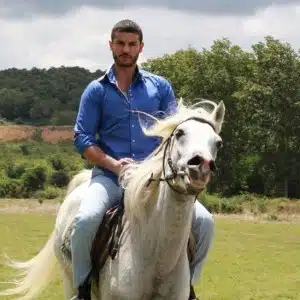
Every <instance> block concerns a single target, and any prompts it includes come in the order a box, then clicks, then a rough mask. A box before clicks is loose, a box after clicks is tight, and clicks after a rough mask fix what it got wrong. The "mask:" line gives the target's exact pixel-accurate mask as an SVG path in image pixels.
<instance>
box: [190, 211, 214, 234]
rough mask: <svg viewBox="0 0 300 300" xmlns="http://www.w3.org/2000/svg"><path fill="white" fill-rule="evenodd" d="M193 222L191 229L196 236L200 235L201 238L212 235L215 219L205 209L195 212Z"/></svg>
mask: <svg viewBox="0 0 300 300" xmlns="http://www.w3.org/2000/svg"><path fill="white" fill-rule="evenodd" d="M193 223H194V224H193V226H192V228H193V231H194V233H195V234H196V235H197V236H198V237H202V239H203V238H205V237H207V238H209V239H211V238H212V237H213V235H214V229H215V221H214V218H213V216H212V214H211V213H210V212H208V211H207V210H206V209H201V210H200V211H198V212H196V215H195V218H194V222H193ZM200 239H201V238H200Z"/></svg>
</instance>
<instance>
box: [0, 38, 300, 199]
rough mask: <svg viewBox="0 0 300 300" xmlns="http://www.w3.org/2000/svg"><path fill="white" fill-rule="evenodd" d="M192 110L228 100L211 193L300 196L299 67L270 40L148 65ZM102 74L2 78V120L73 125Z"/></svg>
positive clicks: (61, 71)
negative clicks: (87, 93) (90, 85)
mask: <svg viewBox="0 0 300 300" xmlns="http://www.w3.org/2000/svg"><path fill="white" fill-rule="evenodd" d="M143 67H144V68H145V69H147V70H149V71H152V72H154V73H156V74H159V75H162V76H164V77H166V78H167V79H169V80H170V82H171V84H172V86H173V88H174V91H175V94H176V96H177V97H178V98H179V97H183V98H184V99H185V100H186V101H188V102H189V103H191V104H192V103H194V102H196V101H198V100H199V99H200V98H204V99H211V100H214V101H216V102H218V101H220V100H223V101H224V103H225V105H226V117H225V124H224V127H223V131H222V133H221V135H222V138H223V140H224V148H223V149H222V150H221V152H220V153H219V156H218V161H217V164H218V171H217V173H216V176H215V179H214V180H213V183H212V185H211V186H210V191H211V192H217V193H220V194H222V195H235V194H239V193H243V192H249V193H256V194H263V195H266V196H276V197H278V196H279V197H280V196H284V197H290V198H299V196H300V185H299V176H300V171H299V170H300V155H299V151H298V149H299V148H300V141H299V134H300V100H299V99H300V98H299V96H300V95H299V94H300V59H299V53H298V52H297V51H296V50H294V49H293V48H292V47H291V45H289V44H288V43H283V42H281V41H280V40H277V39H275V38H273V37H271V36H267V37H265V39H264V40H263V41H261V42H258V43H256V44H253V45H252V48H251V50H245V49H242V48H241V47H240V46H238V45H234V44H232V43H231V41H230V40H228V39H220V40H216V41H215V42H214V43H213V45H212V46H211V47H210V48H209V49H201V50H197V49H194V48H192V47H189V48H187V49H183V50H180V51H177V52H176V53H173V54H166V55H164V56H162V57H158V58H155V59H151V60H148V61H147V62H146V63H145V64H143ZM102 74H103V71H101V70H99V71H96V72H94V73H92V72H89V71H88V70H85V69H82V68H78V67H75V68H65V67H61V68H51V69H49V70H41V69H32V70H17V69H10V70H5V71H2V72H0V114H1V117H2V118H3V119H6V120H8V121H13V122H18V123H27V124H28V123H30V124H55V125H60V124H61V125H67V124H73V122H74V117H75V115H76V111H77V107H78V104H79V99H80V95H81V93H82V91H83V89H84V87H85V86H86V84H87V83H88V82H89V81H90V80H92V79H94V78H96V77H99V76H101V75H102Z"/></svg>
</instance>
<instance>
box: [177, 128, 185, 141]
mask: <svg viewBox="0 0 300 300" xmlns="http://www.w3.org/2000/svg"><path fill="white" fill-rule="evenodd" d="M183 135H184V131H183V130H182V129H178V130H177V131H176V133H175V136H176V139H179V138H180V137H182V136H183Z"/></svg>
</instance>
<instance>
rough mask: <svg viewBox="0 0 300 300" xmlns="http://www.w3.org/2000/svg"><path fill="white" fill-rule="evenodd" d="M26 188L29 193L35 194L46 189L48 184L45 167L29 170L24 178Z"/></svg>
mask: <svg viewBox="0 0 300 300" xmlns="http://www.w3.org/2000/svg"><path fill="white" fill-rule="evenodd" d="M22 180H23V185H24V188H25V189H26V190H27V191H29V192H34V191H37V190H39V189H42V188H43V187H44V184H45V182H46V169H45V167H40V166H37V167H34V168H31V169H28V170H27V171H26V173H24V174H23V176H22Z"/></svg>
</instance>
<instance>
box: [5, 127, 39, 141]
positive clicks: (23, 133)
mask: <svg viewBox="0 0 300 300" xmlns="http://www.w3.org/2000/svg"><path fill="white" fill-rule="evenodd" d="M34 132H35V128H34V127H33V126H18V125H8V126H6V125H0V140H2V141H22V140H28V139H30V138H31V137H32V136H33V134H34Z"/></svg>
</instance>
